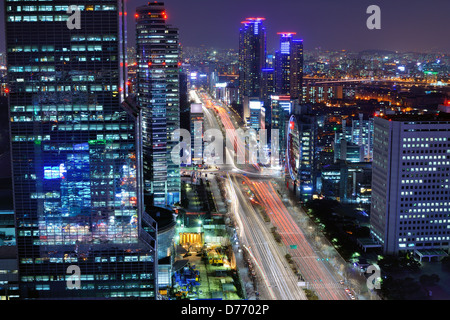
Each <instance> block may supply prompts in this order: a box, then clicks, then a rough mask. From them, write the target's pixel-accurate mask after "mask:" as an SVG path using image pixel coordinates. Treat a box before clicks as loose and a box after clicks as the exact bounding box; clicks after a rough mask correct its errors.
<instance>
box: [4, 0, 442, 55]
mask: <svg viewBox="0 0 450 320" xmlns="http://www.w3.org/2000/svg"><path fill="white" fill-rule="evenodd" d="M4 1H5V0H0V6H2V7H3V5H4ZM147 2H148V1H142V0H138V1H137V0H133V1H128V3H127V11H128V12H129V13H130V14H128V24H129V25H132V24H133V23H134V14H133V13H134V11H135V9H136V7H138V6H140V5H144V4H146V3H147ZM371 4H376V5H378V6H379V7H380V9H381V30H369V29H368V28H367V27H366V20H367V18H368V17H369V14H367V13H366V9H367V7H368V6H369V5H371ZM165 5H166V7H167V10H168V12H169V13H170V14H169V15H168V20H167V22H168V24H174V25H176V26H177V27H178V28H179V29H180V43H181V44H182V45H183V46H192V47H199V46H206V47H217V48H221V49H225V48H232V49H237V48H238V45H239V37H238V35H237V34H233V33H230V32H228V31H227V30H231V29H233V28H236V26H239V25H240V22H241V21H242V20H244V19H245V18H247V17H251V16H260V17H264V18H265V19H266V21H265V23H266V26H267V36H268V39H267V42H268V47H267V48H268V51H270V50H273V49H275V48H276V47H277V42H278V37H277V32H296V33H297V35H298V37H299V38H301V39H304V47H305V50H313V49H314V48H322V49H324V50H348V51H364V50H375V49H378V50H389V51H399V52H409V51H413V52H447V53H448V52H450V44H448V42H447V43H445V42H444V43H443V41H442V39H445V36H446V32H447V29H448V27H447V25H446V13H447V12H449V11H450V2H448V1H445V0H436V1H435V2H434V3H433V6H428V5H426V2H425V1H423V0H415V1H406V0H396V1H386V0H379V1H376V2H373V1H368V0H364V1H354V0H344V1H340V2H339V3H337V2H335V1H329V0H320V1H314V2H309V1H308V2H301V3H300V2H296V1H292V0H281V1H278V2H277V3H276V6H275V7H274V6H273V3H272V2H271V1H267V0H262V1H261V0H245V1H240V2H238V1H234V0H233V1H227V2H220V4H217V3H215V2H212V1H206V0H196V1H194V2H187V1H183V0H171V1H166V2H165ZM237 7H238V8H239V10H235V8H237ZM186 12H189V13H191V12H192V13H191V14H186ZM0 19H4V12H3V11H2V12H0ZM205 25H208V26H210V27H209V28H204V26H205ZM130 29H133V28H128V45H129V46H134V45H135V40H134V31H133V30H130ZM0 33H2V34H3V33H4V26H3V25H0ZM349 34H351V37H349V36H348V35H349ZM0 51H5V45H4V43H0Z"/></svg>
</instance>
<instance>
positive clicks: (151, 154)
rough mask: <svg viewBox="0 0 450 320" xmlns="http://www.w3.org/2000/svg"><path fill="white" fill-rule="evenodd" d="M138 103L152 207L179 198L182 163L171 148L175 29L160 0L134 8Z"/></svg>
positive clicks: (176, 123) (176, 104) (176, 102)
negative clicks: (173, 157)
mask: <svg viewBox="0 0 450 320" xmlns="http://www.w3.org/2000/svg"><path fill="white" fill-rule="evenodd" d="M135 17H136V48H137V59H138V77H137V102H138V104H139V106H140V107H141V108H142V112H143V122H144V123H143V138H144V140H143V148H144V180H145V191H146V193H147V194H149V195H151V196H152V198H153V204H154V205H155V206H162V207H164V206H170V205H172V204H174V203H176V202H178V201H179V200H180V193H181V180H180V167H179V165H177V164H175V163H174V162H173V161H172V157H171V152H172V150H173V148H174V147H175V146H176V145H177V144H178V142H177V141H174V140H175V139H174V138H173V133H174V130H176V129H179V128H180V95H179V69H180V65H179V46H178V29H176V28H172V27H170V26H169V25H167V24H166V20H167V13H166V11H165V8H164V3H162V2H149V3H148V5H145V6H140V7H138V8H137V9H136V14H135Z"/></svg>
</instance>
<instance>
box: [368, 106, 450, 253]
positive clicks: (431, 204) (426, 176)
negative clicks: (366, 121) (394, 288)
mask: <svg viewBox="0 0 450 320" xmlns="http://www.w3.org/2000/svg"><path fill="white" fill-rule="evenodd" d="M449 133H450V115H449V114H445V113H442V114H440V115H439V116H435V115H420V116H416V115H388V116H384V117H376V118H375V120H374V143H373V163H372V166H373V171H372V204H371V212H370V224H371V233H372V234H373V236H374V238H376V239H377V240H378V241H379V243H381V244H382V246H383V250H384V252H385V253H387V254H397V253H398V252H400V251H410V252H415V253H417V254H419V255H420V256H425V255H427V253H430V252H433V254H437V255H439V252H441V253H442V251H440V250H445V251H448V249H449V243H450V231H449V230H450V229H449V228H450V219H449V214H450V213H449V193H450V191H449V177H450V155H449V150H450V149H449V147H450V142H449V141H450V135H449Z"/></svg>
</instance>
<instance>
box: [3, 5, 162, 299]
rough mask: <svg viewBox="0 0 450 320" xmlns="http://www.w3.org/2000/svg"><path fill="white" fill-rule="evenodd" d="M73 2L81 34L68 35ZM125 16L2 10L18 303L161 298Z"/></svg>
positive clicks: (37, 8)
mask: <svg viewBox="0 0 450 320" xmlns="http://www.w3.org/2000/svg"><path fill="white" fill-rule="evenodd" d="M71 5H76V6H77V8H78V9H79V10H80V14H81V21H80V23H81V29H76V28H75V29H69V28H68V27H67V24H66V21H67V20H68V18H69V14H67V10H68V8H69V6H71ZM125 17H126V10H125V5H124V1H122V0H104V1H102V2H101V3H93V2H91V1H75V2H74V1H68V0H55V1H46V2H45V3H43V2H39V3H36V2H26V3H25V2H12V1H6V2H5V18H6V48H7V55H8V82H9V86H10V95H9V112H10V120H11V122H10V130H11V154H12V169H13V182H14V183H13V189H14V210H15V221H16V244H17V254H18V272H19V274H18V275H19V291H20V297H21V298H22V299H55V298H58V299H70V298H74V299H123V298H140V299H154V298H156V295H157V275H156V269H157V261H156V259H155V257H156V247H157V244H156V243H157V242H156V240H155V239H156V229H157V225H156V223H155V222H154V220H153V219H152V218H151V217H150V216H149V215H148V214H146V213H145V212H144V210H143V201H142V199H143V194H142V184H143V183H142V181H143V178H142V166H141V161H142V156H141V148H142V145H141V136H140V135H141V130H142V128H141V125H140V121H141V119H140V118H141V116H142V113H141V110H140V109H139V108H138V107H137V106H136V105H135V103H134V102H133V101H132V99H128V100H125V97H126V95H127V86H126V85H125V81H126V64H125V61H126V50H125V49H126V41H125V33H126V25H125V21H126V19H125ZM71 265H75V266H76V267H78V268H79V270H80V280H81V281H80V283H79V285H77V284H76V282H75V288H73V287H72V286H69V285H68V284H69V282H70V281H71V279H72V280H74V279H73V278H72V274H71V273H68V267H69V266H71ZM70 283H71V284H74V283H73V282H70Z"/></svg>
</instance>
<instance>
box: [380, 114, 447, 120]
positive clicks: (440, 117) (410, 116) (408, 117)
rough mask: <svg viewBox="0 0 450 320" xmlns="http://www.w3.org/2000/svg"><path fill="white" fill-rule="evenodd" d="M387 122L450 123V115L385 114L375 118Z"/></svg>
mask: <svg viewBox="0 0 450 320" xmlns="http://www.w3.org/2000/svg"><path fill="white" fill-rule="evenodd" d="M377 117H378V118H383V119H386V120H389V121H420V122H424V121H433V122H435V121H450V113H445V112H439V113H426V114H386V115H383V116H377Z"/></svg>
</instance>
